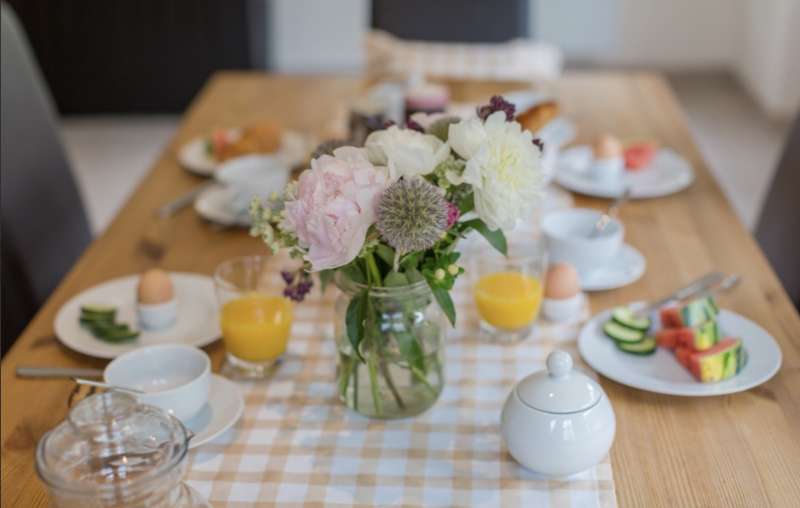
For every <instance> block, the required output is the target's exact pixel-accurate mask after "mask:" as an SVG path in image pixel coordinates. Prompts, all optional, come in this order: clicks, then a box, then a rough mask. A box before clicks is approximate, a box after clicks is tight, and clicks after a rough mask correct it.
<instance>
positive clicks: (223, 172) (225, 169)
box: [214, 155, 290, 215]
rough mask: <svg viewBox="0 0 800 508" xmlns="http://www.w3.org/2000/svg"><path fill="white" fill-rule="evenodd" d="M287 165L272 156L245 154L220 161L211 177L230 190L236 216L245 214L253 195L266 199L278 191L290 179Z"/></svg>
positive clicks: (232, 208) (229, 205)
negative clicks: (221, 162) (231, 190)
mask: <svg viewBox="0 0 800 508" xmlns="http://www.w3.org/2000/svg"><path fill="white" fill-rule="evenodd" d="M289 172H290V171H289V166H287V165H286V163H284V162H283V161H282V160H281V159H279V158H278V157H274V156H271V155H246V156H244V157H238V158H236V159H232V160H229V161H227V162H224V163H223V164H221V165H220V166H219V167H218V168H217V171H216V172H215V173H214V178H215V179H216V180H217V181H219V182H220V183H222V184H223V185H225V186H227V187H229V188H231V189H233V196H232V199H231V201H230V202H229V203H228V208H229V209H230V211H231V212H232V213H234V214H237V215H242V214H244V213H247V211H248V210H249V207H250V201H252V199H253V198H259V199H265V198H266V197H268V196H270V195H271V194H272V193H273V192H277V193H281V192H282V191H283V189H284V187H286V183H287V182H288V181H289Z"/></svg>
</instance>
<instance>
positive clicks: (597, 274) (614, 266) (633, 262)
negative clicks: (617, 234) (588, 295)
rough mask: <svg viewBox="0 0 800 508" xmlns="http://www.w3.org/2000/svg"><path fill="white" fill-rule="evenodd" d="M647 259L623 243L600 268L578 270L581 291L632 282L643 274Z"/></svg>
mask: <svg viewBox="0 0 800 508" xmlns="http://www.w3.org/2000/svg"><path fill="white" fill-rule="evenodd" d="M646 268H647V260H645V258H644V256H642V253H641V252H639V251H638V250H636V248H635V247H632V246H631V245H628V244H627V243H626V244H623V245H622V247H620V248H619V252H618V253H617V255H616V256H614V258H612V259H611V261H609V263H608V265H606V266H604V267H602V268H595V269H594V270H592V271H589V272H580V271H579V272H578V277H580V281H581V289H582V290H583V291H605V290H608V289H617V288H621V287H623V286H627V285H628V284H632V283H634V282H636V281H637V280H639V278H640V277H641V276H642V275H644V271H645V269H646Z"/></svg>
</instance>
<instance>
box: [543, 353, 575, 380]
mask: <svg viewBox="0 0 800 508" xmlns="http://www.w3.org/2000/svg"><path fill="white" fill-rule="evenodd" d="M571 371H572V357H571V356H570V355H569V353H567V352H566V351H561V350H560V349H556V350H555V351H553V352H552V353H550V354H549V355H547V373H548V374H550V377H555V378H562V377H566V376H568V375H569V373H570V372H571Z"/></svg>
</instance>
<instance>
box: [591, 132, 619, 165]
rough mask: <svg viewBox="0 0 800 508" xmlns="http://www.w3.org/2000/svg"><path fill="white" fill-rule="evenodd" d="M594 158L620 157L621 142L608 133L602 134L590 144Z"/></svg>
mask: <svg viewBox="0 0 800 508" xmlns="http://www.w3.org/2000/svg"><path fill="white" fill-rule="evenodd" d="M592 150H593V151H594V157H595V159H613V158H616V157H622V151H623V148H622V143H620V141H619V140H618V139H617V138H615V137H614V136H612V135H610V134H603V135H601V136H598V137H597V139H595V140H594V144H593V145H592Z"/></svg>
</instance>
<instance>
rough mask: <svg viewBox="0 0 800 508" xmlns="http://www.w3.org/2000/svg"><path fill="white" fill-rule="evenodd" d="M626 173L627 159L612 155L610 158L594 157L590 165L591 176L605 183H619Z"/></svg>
mask: <svg viewBox="0 0 800 508" xmlns="http://www.w3.org/2000/svg"><path fill="white" fill-rule="evenodd" d="M624 173H625V159H623V158H622V157H610V158H608V159H594V161H593V162H592V165H591V166H590V167H589V176H590V177H591V178H592V180H595V181H597V182H600V183H604V184H613V183H618V182H619V181H620V180H622V176H623V174H624Z"/></svg>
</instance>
